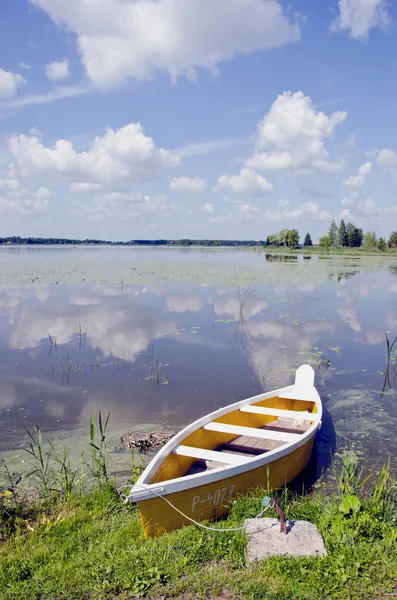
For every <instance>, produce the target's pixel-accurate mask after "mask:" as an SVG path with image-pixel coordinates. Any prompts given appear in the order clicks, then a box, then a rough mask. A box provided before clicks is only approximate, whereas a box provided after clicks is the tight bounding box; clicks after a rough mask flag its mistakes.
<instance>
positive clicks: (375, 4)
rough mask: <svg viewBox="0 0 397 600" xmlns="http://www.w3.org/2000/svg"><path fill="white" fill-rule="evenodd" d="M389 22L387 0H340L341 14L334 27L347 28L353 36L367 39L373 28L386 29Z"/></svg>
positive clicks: (336, 29) (335, 29) (338, 29)
mask: <svg viewBox="0 0 397 600" xmlns="http://www.w3.org/2000/svg"><path fill="white" fill-rule="evenodd" d="M389 23H390V15H389V13H388V11H387V0H339V15H338V17H337V18H336V19H335V21H334V22H333V24H332V29H333V30H334V31H341V30H345V29H347V30H349V32H350V35H351V36H352V37H354V38H356V39H358V40H365V39H366V38H367V37H368V34H369V32H370V30H371V29H373V28H374V27H380V28H381V29H386V28H387V26H388V25H389Z"/></svg>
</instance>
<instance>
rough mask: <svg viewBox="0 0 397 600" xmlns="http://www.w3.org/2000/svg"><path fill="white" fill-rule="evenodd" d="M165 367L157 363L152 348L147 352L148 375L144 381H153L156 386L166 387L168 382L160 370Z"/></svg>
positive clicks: (166, 376) (167, 378)
mask: <svg viewBox="0 0 397 600" xmlns="http://www.w3.org/2000/svg"><path fill="white" fill-rule="evenodd" d="M164 366H165V365H163V363H161V362H160V361H159V355H158V354H156V356H154V351H153V347H151V348H150V350H149V375H147V376H146V377H145V381H155V382H156V384H157V385H167V384H168V383H169V382H170V381H169V377H168V375H166V374H165V373H164V372H163V371H162V368H163V367H164Z"/></svg>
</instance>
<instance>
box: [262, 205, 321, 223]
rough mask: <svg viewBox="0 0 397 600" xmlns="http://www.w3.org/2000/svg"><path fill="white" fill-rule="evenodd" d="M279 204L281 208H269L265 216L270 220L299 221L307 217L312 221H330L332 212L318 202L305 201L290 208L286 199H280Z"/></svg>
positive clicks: (307, 219)
mask: <svg viewBox="0 0 397 600" xmlns="http://www.w3.org/2000/svg"><path fill="white" fill-rule="evenodd" d="M279 206H280V208H281V210H276V211H272V210H268V211H266V213H265V218H266V220H268V221H275V222H278V221H298V220H299V219H305V221H310V222H313V221H314V222H322V221H330V220H331V219H332V215H331V213H329V212H328V211H326V210H323V209H322V208H321V207H320V206H319V204H317V202H304V203H303V204H301V205H299V206H298V207H297V208H294V209H290V210H289V209H288V206H289V203H288V201H286V200H280V202H279Z"/></svg>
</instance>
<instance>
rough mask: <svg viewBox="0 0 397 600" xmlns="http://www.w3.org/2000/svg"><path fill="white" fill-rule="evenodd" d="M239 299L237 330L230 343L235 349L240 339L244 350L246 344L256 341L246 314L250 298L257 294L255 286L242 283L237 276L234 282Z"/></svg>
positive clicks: (249, 344)
mask: <svg viewBox="0 0 397 600" xmlns="http://www.w3.org/2000/svg"><path fill="white" fill-rule="evenodd" d="M233 286H234V288H235V290H236V294H237V301H238V320H237V327H236V331H235V332H234V334H233V337H232V339H231V341H230V345H231V346H232V348H233V349H234V348H235V346H236V343H237V342H238V341H240V344H241V347H242V349H243V350H244V348H245V346H246V345H248V346H251V345H252V342H254V341H255V340H254V336H253V335H252V334H251V330H250V328H249V323H248V319H247V316H246V310H247V304H248V302H249V300H250V299H251V298H252V297H253V296H254V295H255V288H253V287H249V286H247V285H245V284H244V285H240V283H239V281H238V279H237V278H236V283H235V284H233Z"/></svg>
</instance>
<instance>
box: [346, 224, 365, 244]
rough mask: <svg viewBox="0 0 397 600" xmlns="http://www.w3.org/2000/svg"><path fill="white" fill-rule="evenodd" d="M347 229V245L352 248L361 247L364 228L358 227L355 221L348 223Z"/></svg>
mask: <svg viewBox="0 0 397 600" xmlns="http://www.w3.org/2000/svg"><path fill="white" fill-rule="evenodd" d="M346 229H347V240H348V243H347V245H348V246H350V247H351V248H359V247H360V246H361V244H362V243H363V237H364V234H363V230H362V229H358V228H357V227H356V226H355V225H354V223H348V224H347V226H346Z"/></svg>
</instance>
